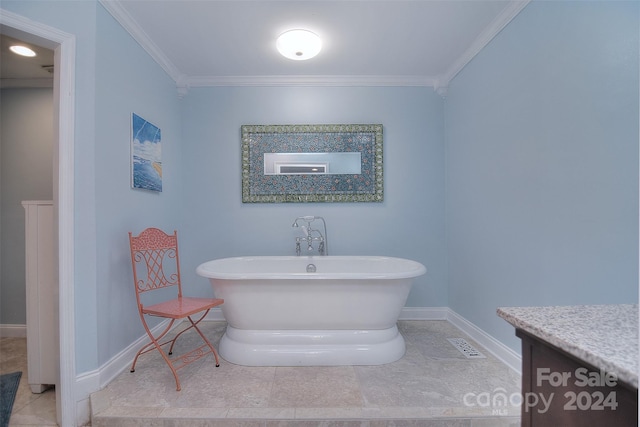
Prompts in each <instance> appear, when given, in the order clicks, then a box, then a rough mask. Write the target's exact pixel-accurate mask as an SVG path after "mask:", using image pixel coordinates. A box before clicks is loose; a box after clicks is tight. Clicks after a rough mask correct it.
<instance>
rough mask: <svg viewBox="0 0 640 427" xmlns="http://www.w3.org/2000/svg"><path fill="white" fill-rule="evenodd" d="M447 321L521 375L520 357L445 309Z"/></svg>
mask: <svg viewBox="0 0 640 427" xmlns="http://www.w3.org/2000/svg"><path fill="white" fill-rule="evenodd" d="M447 311H448V315H447V320H448V321H449V322H451V324H452V325H454V326H455V327H457V328H458V329H460V330H461V331H462V332H464V333H465V334H467V335H468V336H469V337H470V338H471V339H473V340H474V341H475V342H477V343H478V344H480V345H481V346H482V347H484V348H485V349H486V350H487V351H488V352H489V353H491V354H493V355H494V356H495V357H497V358H498V359H499V360H500V361H502V363H504V364H505V365H507V366H508V367H509V368H511V369H513V370H514V371H515V372H517V373H518V374H520V375H522V356H520V355H519V354H518V353H517V352H515V351H513V350H512V349H511V348H509V347H507V346H506V345H504V344H503V343H501V342H500V341H498V340H497V339H495V338H494V337H492V336H491V335H489V334H488V333H486V332H485V331H483V330H482V329H480V328H479V327H477V326H476V325H474V324H473V323H471V322H470V321H468V320H467V319H465V318H464V317H462V316H460V315H459V314H458V313H456V312H455V311H453V310H451V309H450V308H447Z"/></svg>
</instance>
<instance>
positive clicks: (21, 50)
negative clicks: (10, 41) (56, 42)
mask: <svg viewBox="0 0 640 427" xmlns="http://www.w3.org/2000/svg"><path fill="white" fill-rule="evenodd" d="M9 49H10V50H11V52H13V53H17V54H18V55H22V56H36V53H35V52H34V51H33V50H31V49H29V48H28V47H26V46H21V45H14V46H11V47H9Z"/></svg>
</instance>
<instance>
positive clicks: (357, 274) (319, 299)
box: [197, 256, 427, 366]
mask: <svg viewBox="0 0 640 427" xmlns="http://www.w3.org/2000/svg"><path fill="white" fill-rule="evenodd" d="M314 270H315V271H314ZM308 271H309V272H308ZM426 271H427V270H426V268H425V267H424V266H423V265H422V264H420V263H418V262H415V261H411V260H407V259H402V258H390V257H380V256H311V257H307V256H258V257H238V258H224V259H217V260H214V261H209V262H205V263H204V264H201V265H200V266H199V267H198V268H197V273H198V274H199V275H200V276H203V277H207V278H209V280H210V281H211V284H212V285H213V290H214V293H215V296H216V298H223V299H224V304H223V305H222V306H221V308H222V312H223V314H224V317H225V319H226V320H227V323H228V325H227V330H226V332H225V334H224V336H223V337H222V340H221V341H220V348H219V350H220V355H221V356H222V357H223V358H224V359H225V360H227V361H229V362H231V363H235V364H239V365H248V366H319V365H381V364H384V363H390V362H393V361H396V360H398V359H400V358H401V357H402V356H403V355H404V352H405V344H404V339H403V338H402V335H400V333H399V332H398V328H397V326H396V322H397V320H398V317H399V315H400V311H401V310H402V308H403V307H404V304H405V302H406V299H407V296H408V294H409V290H410V289H411V284H412V280H413V278H415V277H418V276H421V275H423V274H425V273H426Z"/></svg>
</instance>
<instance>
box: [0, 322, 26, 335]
mask: <svg viewBox="0 0 640 427" xmlns="http://www.w3.org/2000/svg"><path fill="white" fill-rule="evenodd" d="M0 337H2V338H26V337H27V325H12V324H10V323H5V324H2V325H0Z"/></svg>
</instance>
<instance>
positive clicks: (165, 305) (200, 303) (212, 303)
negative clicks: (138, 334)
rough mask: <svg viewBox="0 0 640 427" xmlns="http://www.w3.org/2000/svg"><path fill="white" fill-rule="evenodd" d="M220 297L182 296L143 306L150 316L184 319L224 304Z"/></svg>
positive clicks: (143, 310)
mask: <svg viewBox="0 0 640 427" xmlns="http://www.w3.org/2000/svg"><path fill="white" fill-rule="evenodd" d="M222 303H224V300H223V299H220V298H189V297H182V298H176V299H173V300H169V301H165V302H161V303H159V304H154V305H150V306H148V307H143V309H142V312H143V313H145V314H148V315H150V316H162V317H168V318H171V319H182V318H185V317H187V316H191V315H193V314H196V313H198V312H200V311H203V310H208V309H210V308H213V307H216V306H218V305H222Z"/></svg>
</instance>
